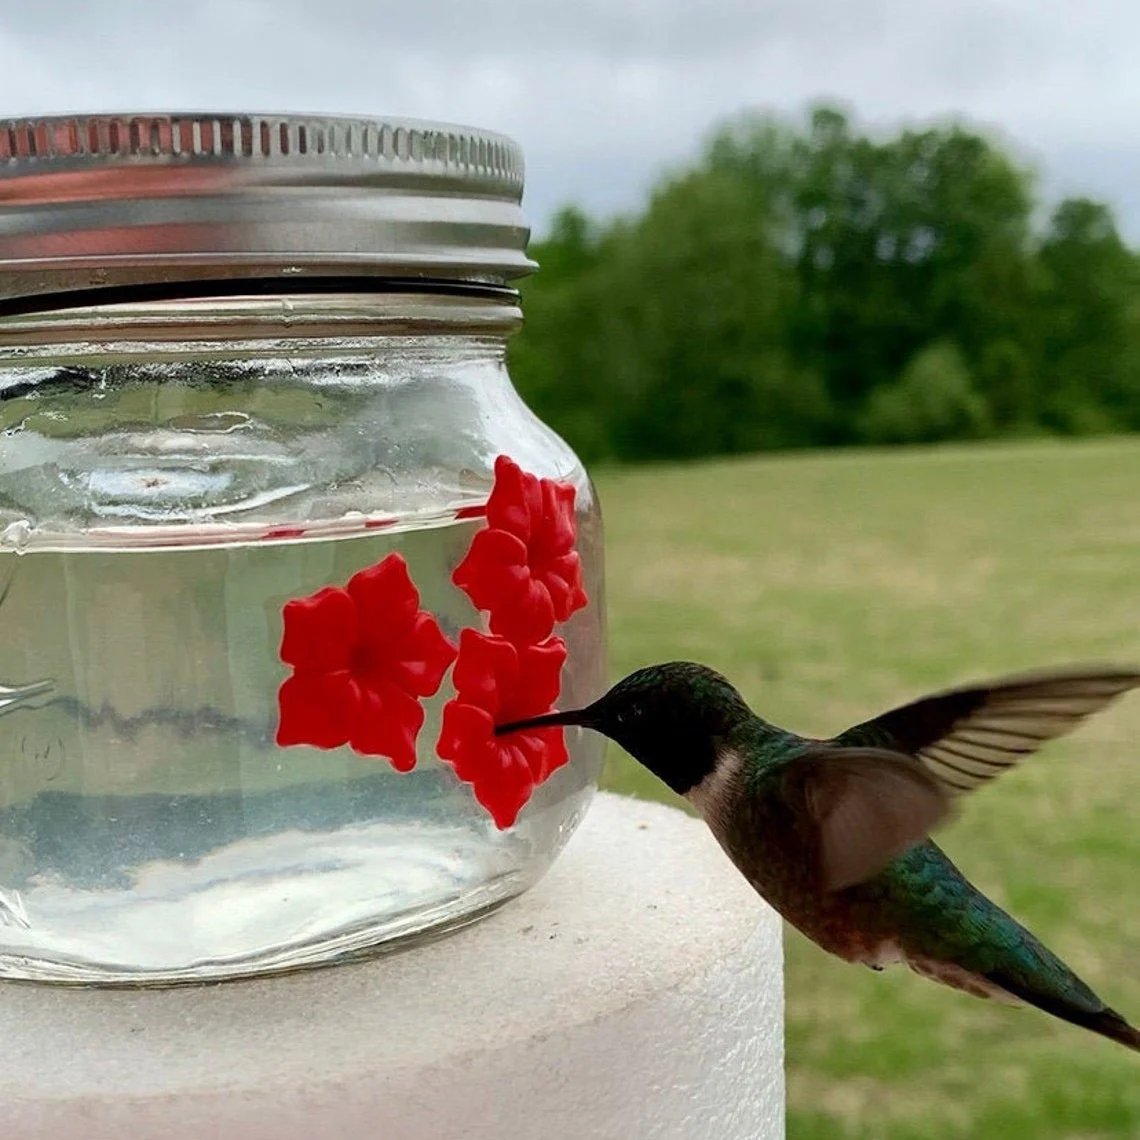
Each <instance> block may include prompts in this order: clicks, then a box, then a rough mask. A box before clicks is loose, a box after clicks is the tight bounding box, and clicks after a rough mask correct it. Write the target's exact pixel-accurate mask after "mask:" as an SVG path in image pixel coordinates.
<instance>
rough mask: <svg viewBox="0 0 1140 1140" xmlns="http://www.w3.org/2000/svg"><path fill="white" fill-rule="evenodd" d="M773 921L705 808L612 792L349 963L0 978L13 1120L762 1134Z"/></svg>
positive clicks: (154, 1129) (99, 1128)
mask: <svg viewBox="0 0 1140 1140" xmlns="http://www.w3.org/2000/svg"><path fill="white" fill-rule="evenodd" d="M782 1021H783V991H782V957H781V949H780V926H779V921H778V919H777V918H776V916H775V915H774V914H773V913H772V912H771V911H770V910H768V908H767V907H765V906H764V904H763V903H761V902H760V900H759V899H758V898H757V897H756V895H755V894H754V893H753V892H752V890H751V888H749V887H748V886H747V884H745V883H744V881H743V880H742V879H741V878H740V876H739V875H738V874H737V873H736V872H735V871H734V870H733V868H732V867H731V866H730V864H729V863H728V861H727V859H726V858H725V857H724V855H723V854H722V853H721V852H720V849H719V848H718V847H717V846H716V843H715V842H714V841H713V839H712V837H711V836H710V835H709V834H708V832H707V831H706V829H705V828H704V826H703V824H700V823H698V822H697V821H695V820H692V819H690V818H688V817H686V816H684V815H682V814H681V813H680V812H677V811H675V810H672V809H670V808H665V807H661V806H660V805H655V804H648V803H643V802H640V801H637V800H630V799H622V798H619V797H616V796H609V795H601V796H599V797H598V798H597V800H596V801H595V803H594V805H593V806H592V807H591V809H590V812H589V814H588V816H587V818H586V820H585V822H584V823H583V824H582V826H581V828H580V829H579V832H578V833H577V834H576V835H575V836H574V837H573V839H572V840H571V841H570V844H569V845H568V847H567V849H566V851H565V852H564V853H563V854H562V856H561V857H560V858H559V860H558V862H557V863H556V864H555V866H554V867H553V868H552V870H551V871H550V873H549V874H548V875H547V877H546V878H545V879H544V880H543V881H542V882H541V883H540V884H538V886H536V887H535V888H533V889H532V890H531V891H529V892H528V893H527V894H525V895H523V896H522V897H521V898H519V899H517V900H516V901H514V902H512V903H510V904H508V905H507V906H506V907H505V908H504V909H502V910H501V911H499V912H498V913H496V914H494V915H492V916H490V917H489V918H487V919H485V920H483V921H481V922H479V923H477V924H476V925H474V926H471V927H468V928H466V929H464V930H461V931H459V932H457V933H455V934H453V935H451V936H449V937H447V938H445V939H442V940H440V941H437V942H434V943H432V944H429V945H426V946H421V947H418V948H414V949H410V950H407V951H403V952H399V953H394V954H389V955H385V956H382V957H379V958H376V959H373V960H371V961H368V962H365V963H360V964H356V965H347V966H339V967H335V968H331V969H323V970H317V971H313V972H309V973H303V974H295V975H291V976H286V977H278V978H271V979H265V980H259V981H247V982H234V983H224V984H220V985H211V986H204V987H192V988H182V989H173V990H149V991H148V990H71V989H61V988H55V987H46V986H31V985H22V984H13V983H0V1137H3V1140H72V1138H75V1140H111V1138H112V1137H113V1138H115V1140H118V1138H119V1137H130V1138H131V1140H150V1138H151V1137H154V1138H155V1140H159V1138H161V1140H301V1138H304V1140H326V1138H330V1140H331V1138H341V1137H343V1138H352V1140H355V1138H358V1137H359V1138H361V1140H364V1138H369V1140H371V1138H373V1137H375V1138H378V1140H379V1138H383V1140H435V1138H436V1137H439V1138H441V1140H467V1138H471V1140H484V1138H486V1140H492V1138H495V1140H498V1138H499V1137H503V1138H509V1140H532V1138H533V1140H539V1138H541V1140H563V1138H570V1137H573V1138H575V1140H593V1138H598V1140H607V1138H609V1137H614V1138H615V1140H616V1138H618V1137H621V1138H623V1140H624V1138H629V1140H643V1138H653V1140H657V1138H660V1140H689V1138H690V1137H691V1138H693V1140H745V1138H747V1140H769V1138H776V1137H781V1136H783V1108H784V1088H783V1071H782V1062H783V1032H782V1031H783V1024H782Z"/></svg>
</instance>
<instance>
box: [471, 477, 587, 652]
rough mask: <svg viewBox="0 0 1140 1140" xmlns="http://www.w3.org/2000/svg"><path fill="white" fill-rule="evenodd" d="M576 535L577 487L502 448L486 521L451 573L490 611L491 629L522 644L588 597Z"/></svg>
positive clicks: (547, 631)
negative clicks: (525, 466) (533, 469)
mask: <svg viewBox="0 0 1140 1140" xmlns="http://www.w3.org/2000/svg"><path fill="white" fill-rule="evenodd" d="M576 537H577V528H576V526H575V522H574V488H573V487H572V486H571V485H570V484H569V483H558V482H555V481H554V480H553V479H539V478H538V476H536V475H528V474H527V473H526V472H524V471H523V470H522V469H521V468H520V467H519V466H518V464H517V463H515V462H513V461H512V460H510V459H508V458H507V456H505V455H500V456H499V458H498V459H496V460H495V485H494V487H493V488H492V490H491V496H490V498H489V499H488V500H487V526H486V528H485V529H483V530H481V531H479V532H478V533H477V534H476V535H475V537H474V538H473V539H472V540H471V548H470V549H469V550H468V551H467V555H466V557H465V558H464V559H463V561H462V562H460V564H459V565H458V566H457V567H456V568H455V572H454V573H453V574H452V576H451V580H452V581H453V582H454V583H455V584H456V585H457V586H458V587H459V588H460V589H461V590H462V591H463V592H464V593H465V594H466V595H467V596H468V597H469V598H470V599H471V600H472V602H474V603H475V605H476V606H477V607H478V608H479V609H481V610H488V611H489V612H490V615H491V632H492V633H496V634H499V635H500V636H502V637H505V638H506V639H507V640H508V641H513V642H514V643H515V644H516V645H533V644H536V643H537V642H539V641H542V640H544V639H545V638H547V637H549V636H550V633H551V631H552V630H553V629H554V623H555V622H556V621H565V620H566V619H567V618H568V617H569V616H570V615H571V614H572V613H573V612H574V611H575V610H578V609H581V608H582V606H584V605H585V604H586V601H587V599H586V591H585V590H584V589H583V588H582V566H581V562H580V560H579V558H578V552H577V551H576V550H575V549H574V543H575V539H576Z"/></svg>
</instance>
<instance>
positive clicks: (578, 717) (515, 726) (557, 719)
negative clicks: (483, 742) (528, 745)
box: [495, 708, 590, 736]
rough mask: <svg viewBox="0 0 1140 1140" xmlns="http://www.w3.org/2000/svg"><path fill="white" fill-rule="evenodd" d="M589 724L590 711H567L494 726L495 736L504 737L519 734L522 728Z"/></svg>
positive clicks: (586, 709)
mask: <svg viewBox="0 0 1140 1140" xmlns="http://www.w3.org/2000/svg"><path fill="white" fill-rule="evenodd" d="M589 723H590V710H589V709H588V708H585V709H568V710H567V711H566V712H552V713H545V714H544V715H542V716H532V717H530V718H529V719H528V720H514V721H511V722H510V723H509V724H497V725H495V735H496V736H506V735H507V734H508V733H510V732H521V731H522V730H523V729H524V728H554V727H555V726H557V725H560V724H582V725H588V724H589Z"/></svg>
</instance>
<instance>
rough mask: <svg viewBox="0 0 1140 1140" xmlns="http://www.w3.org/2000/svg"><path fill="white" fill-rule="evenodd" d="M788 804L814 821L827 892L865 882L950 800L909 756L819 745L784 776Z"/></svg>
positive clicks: (922, 832)
mask: <svg viewBox="0 0 1140 1140" xmlns="http://www.w3.org/2000/svg"><path fill="white" fill-rule="evenodd" d="M782 781H783V792H784V796H785V797H787V799H786V800H785V802H798V803H802V804H803V805H804V806H805V807H806V809H807V815H808V818H809V819H810V820H811V821H812V822H813V823H814V825H815V830H816V833H817V835H818V844H819V850H818V854H819V868H820V873H821V876H822V880H823V887H824V889H825V890H829V891H837V890H842V889H843V888H844V887H849V886H851V885H852V884H853V883H860V882H862V881H863V880H864V879H869V878H870V877H871V876H872V875H874V874H875V873H876V872H878V871H881V870H882V869H883V868H884V867H885V866H886V865H887V864H888V863H889V862H890V861H891V860H892V859H894V858H896V857H897V856H899V855H901V854H902V853H903V852H904V851H907V850H908V849H909V848H911V847H913V846H914V845H915V844H916V843H921V842H922V841H923V840H924V839H926V837H927V836H928V835H929V834H930V831H931V829H932V828H934V827H935V826H937V824H938V823H939V822H940V821H941V820H942V819H943V818H944V817H945V816H946V815H947V813H948V812H949V810H950V797H949V796H948V794H947V793H946V791H945V789H943V787H942V786H941V784H940V783H939V782H938V780H936V779H935V778H934V777H933V776H932V775H931V774H930V773H929V772H927V771H926V770H925V769H923V768H921V767H919V766H918V765H917V764H915V762H914V760H913V759H912V758H911V757H910V756H903V755H900V754H899V753H897V752H888V751H886V750H884V749H880V748H837V747H835V746H834V745H829V744H818V745H815V746H813V747H811V748H809V749H807V750H806V751H804V752H802V753H801V754H799V755H798V756H796V757H795V759H793V760H792V761H790V762H789V763H788V764H787V765H786V766H785V767H784V769H783V772H782Z"/></svg>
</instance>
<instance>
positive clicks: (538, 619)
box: [490, 578, 554, 645]
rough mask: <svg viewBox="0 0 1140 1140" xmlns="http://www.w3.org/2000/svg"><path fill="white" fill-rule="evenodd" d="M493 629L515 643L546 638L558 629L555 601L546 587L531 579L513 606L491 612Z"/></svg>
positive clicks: (519, 592) (516, 597)
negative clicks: (555, 616)
mask: <svg viewBox="0 0 1140 1140" xmlns="http://www.w3.org/2000/svg"><path fill="white" fill-rule="evenodd" d="M490 624H491V632H492V633H495V634H498V635H499V636H500V637H505V638H506V639H507V640H508V641H511V642H514V644H515V645H527V644H530V643H531V642H535V641H544V640H545V639H546V638H547V637H549V636H550V634H551V632H552V631H553V629H554V603H553V602H552V601H551V600H550V591H549V590H548V589H547V588H546V586H545V585H544V584H543V583H541V582H538V581H536V580H535V579H534V578H530V579H529V580H528V581H527V583H526V586H525V588H524V589H522V590H519V591H518V593H517V594H516V595H515V597H514V598H513V599H512V601H511V603H510V604H509V605H503V606H499V607H498V608H496V609H493V610H492V611H491V623H490Z"/></svg>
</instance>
